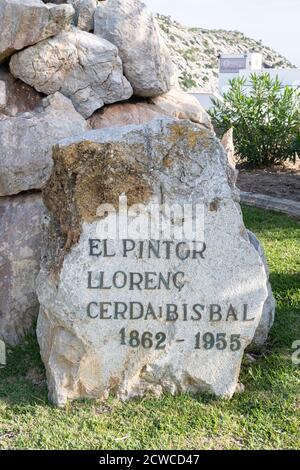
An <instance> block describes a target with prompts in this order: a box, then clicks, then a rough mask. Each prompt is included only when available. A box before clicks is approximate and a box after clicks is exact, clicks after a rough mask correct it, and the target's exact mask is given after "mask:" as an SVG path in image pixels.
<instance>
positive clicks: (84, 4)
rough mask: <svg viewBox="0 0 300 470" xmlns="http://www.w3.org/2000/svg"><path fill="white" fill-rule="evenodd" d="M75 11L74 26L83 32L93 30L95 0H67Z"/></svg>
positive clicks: (96, 2)
mask: <svg viewBox="0 0 300 470" xmlns="http://www.w3.org/2000/svg"><path fill="white" fill-rule="evenodd" d="M67 3H70V4H71V5H72V6H73V7H74V9H75V18H74V20H75V25H76V26H77V28H79V29H82V30H83V31H92V30H93V29H94V13H95V10H96V6H97V4H98V1H97V0H67Z"/></svg>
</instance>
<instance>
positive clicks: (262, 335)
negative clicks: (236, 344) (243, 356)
mask: <svg viewBox="0 0 300 470" xmlns="http://www.w3.org/2000/svg"><path fill="white" fill-rule="evenodd" d="M247 232H248V236H249V240H250V242H251V244H252V245H253V246H254V248H255V249H256V251H257V252H258V253H259V256H260V257H261V259H262V261H263V263H264V267H265V271H266V276H267V278H268V279H269V267H268V263H267V260H266V256H265V253H264V249H263V247H262V246H261V244H260V242H259V240H258V239H257V238H256V236H255V235H254V233H252V232H250V230H247ZM267 287H268V297H267V299H266V301H265V304H264V308H263V313H262V316H261V319H260V322H259V325H258V327H257V329H256V332H255V335H254V338H253V341H252V343H251V345H250V347H249V349H255V348H261V346H263V345H264V343H265V342H266V341H267V338H268V335H269V332H270V329H271V328H272V326H273V323H274V320H275V309H276V300H275V298H274V295H273V292H272V288H271V284H270V282H269V281H268V284H267Z"/></svg>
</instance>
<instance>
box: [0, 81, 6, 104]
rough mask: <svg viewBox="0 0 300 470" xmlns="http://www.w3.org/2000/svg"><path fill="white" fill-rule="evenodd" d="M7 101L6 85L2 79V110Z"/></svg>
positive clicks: (0, 102)
mask: <svg viewBox="0 0 300 470" xmlns="http://www.w3.org/2000/svg"><path fill="white" fill-rule="evenodd" d="M6 103H7V99H6V85H5V82H4V81H3V80H0V110H1V111H2V110H3V109H4V108H5V106H6Z"/></svg>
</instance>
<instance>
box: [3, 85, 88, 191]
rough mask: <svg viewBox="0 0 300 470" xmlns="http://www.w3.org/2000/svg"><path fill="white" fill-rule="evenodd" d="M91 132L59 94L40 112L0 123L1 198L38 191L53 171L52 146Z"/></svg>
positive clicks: (48, 101) (36, 111) (45, 104)
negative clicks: (70, 137)
mask: <svg viewBox="0 0 300 470" xmlns="http://www.w3.org/2000/svg"><path fill="white" fill-rule="evenodd" d="M87 129H88V124H87V122H86V121H85V120H84V119H83V117H82V116H81V115H80V114H78V113H77V112H76V111H75V109H74V107H73V105H72V103H71V101H70V100H68V99H67V98H66V97H64V96H63V95H61V94H60V93H55V94H54V95H52V96H49V97H47V98H45V99H44V100H43V101H42V105H41V107H40V108H38V109H37V110H34V111H30V112H26V113H21V114H18V115H17V116H15V117H4V118H3V119H1V120H0V196H5V195H11V194H17V193H19V192H21V191H27V190H29V189H38V188H41V186H42V185H43V184H44V183H45V181H46V180H47V178H48V177H49V175H50V172H51V167H52V158H51V152H52V146H53V145H54V144H56V143H57V142H58V141H59V140H61V139H62V138H64V137H69V136H72V135H76V134H80V133H82V132H84V131H85V130H87Z"/></svg>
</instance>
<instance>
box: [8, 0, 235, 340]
mask: <svg viewBox="0 0 300 470" xmlns="http://www.w3.org/2000/svg"><path fill="white" fill-rule="evenodd" d="M161 116H171V117H173V118H175V119H188V120H190V121H192V122H194V123H196V124H198V125H201V126H205V127H208V128H210V127H211V124H210V121H209V118H208V116H207V114H206V113H205V111H204V110H203V109H202V107H201V106H200V104H199V103H198V101H197V100H196V99H194V98H193V97H191V96H190V95H187V94H185V93H184V92H182V91H181V90H180V88H179V86H178V82H177V73H176V70H175V68H174V65H173V63H172V61H171V58H170V55H169V51H168V49H167V47H166V45H165V43H164V41H163V39H162V37H161V36H160V33H159V28H158V26H157V23H156V21H155V18H154V16H153V15H152V14H151V13H150V12H149V10H148V9H147V8H146V7H145V5H144V4H143V3H141V2H140V1H139V0H104V1H97V0H66V1H65V2H62V1H60V0H52V2H51V3H50V2H48V1H44V2H43V1H42V0H19V1H17V0H1V2H0V235H1V242H0V288H1V297H0V339H2V340H4V341H5V342H7V343H8V344H11V345H15V344H17V343H18V342H19V341H20V340H21V339H22V338H23V337H24V335H25V334H26V332H28V330H29V329H30V328H31V326H32V325H33V322H34V320H35V318H36V316H37V314H38V302H37V297H36V293H35V280H36V276H37V273H38V270H39V260H40V252H41V251H40V250H41V245H42V238H43V221H44V219H45V218H46V217H47V214H46V209H45V207H44V205H43V202H42V198H41V190H42V188H43V186H44V185H45V183H46V181H47V180H48V178H49V175H50V173H51V168H52V147H53V145H55V144H57V143H58V142H59V141H60V140H62V139H64V138H66V137H71V136H75V135H78V134H82V133H84V132H85V131H87V130H90V129H98V128H104V127H114V126H124V125H129V124H144V123H147V122H149V121H151V120H153V119H156V118H157V117H161ZM232 184H234V183H232Z"/></svg>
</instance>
